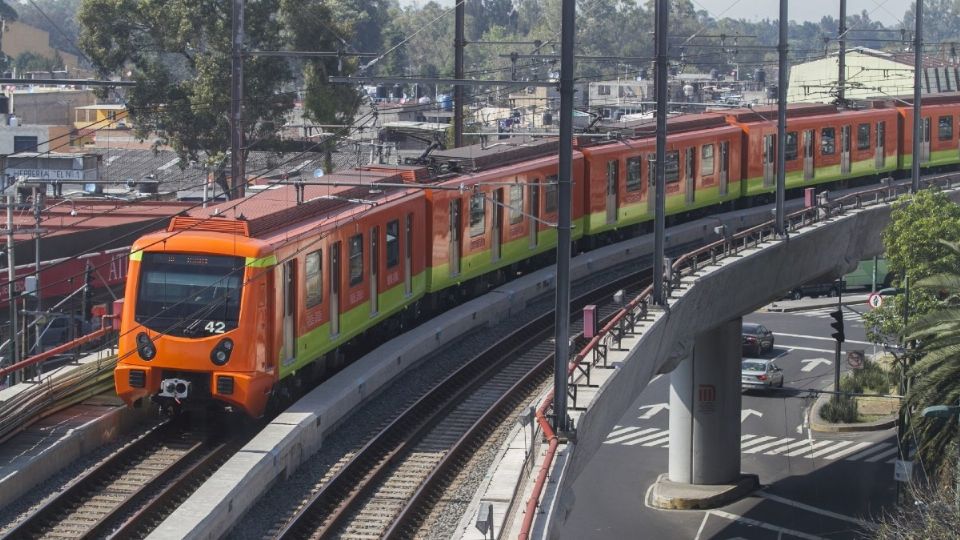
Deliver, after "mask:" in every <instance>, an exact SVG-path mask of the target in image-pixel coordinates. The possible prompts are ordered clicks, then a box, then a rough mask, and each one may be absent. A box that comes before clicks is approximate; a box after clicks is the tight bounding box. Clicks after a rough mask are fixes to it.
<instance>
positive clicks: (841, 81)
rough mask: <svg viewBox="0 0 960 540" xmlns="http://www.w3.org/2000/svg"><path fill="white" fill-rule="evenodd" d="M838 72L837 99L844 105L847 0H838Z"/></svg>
mask: <svg viewBox="0 0 960 540" xmlns="http://www.w3.org/2000/svg"><path fill="white" fill-rule="evenodd" d="M838 32H839V40H840V54H839V56H840V73H839V74H838V75H837V101H838V102H839V104H840V106H841V107H845V106H846V104H847V102H846V86H847V0H840V26H839V28H838Z"/></svg>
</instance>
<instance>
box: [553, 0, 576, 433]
mask: <svg viewBox="0 0 960 540" xmlns="http://www.w3.org/2000/svg"><path fill="white" fill-rule="evenodd" d="M576 7H577V3H576V0H563V3H562V5H561V8H560V9H561V26H560V32H561V34H560V171H559V178H558V184H559V185H558V186H557V195H558V198H559V203H560V208H559V214H558V216H557V217H558V220H557V308H556V317H555V323H554V324H555V327H554V337H555V340H554V341H555V343H554V351H555V352H554V369H553V377H554V392H553V412H554V414H555V415H556V416H555V418H554V430H555V431H556V432H557V433H563V432H567V431H569V429H568V428H569V425H570V424H569V420H568V418H567V363H568V362H569V360H570V338H569V331H570V229H571V214H572V202H573V196H572V189H571V186H572V180H573V178H572V177H573V69H574V64H573V41H574V36H575V31H574V24H575V14H576Z"/></svg>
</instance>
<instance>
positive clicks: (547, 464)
mask: <svg viewBox="0 0 960 540" xmlns="http://www.w3.org/2000/svg"><path fill="white" fill-rule="evenodd" d="M955 178H956V175H955V174H943V175H938V176H934V177H928V178H925V179H924V183H925V184H926V187H928V188H929V187H933V186H937V187H945V188H946V189H951V188H952V187H953V182H954V179H955ZM885 184H886V185H884V186H881V187H877V188H870V189H865V190H862V191H858V192H856V193H851V194H848V195H844V196H842V197H838V198H837V199H835V200H832V201H827V202H826V203H825V204H817V205H813V206H808V207H806V208H803V209H801V210H798V211H796V212H793V213H791V214H788V215H787V216H786V217H785V223H784V228H785V229H786V232H787V233H788V234H789V233H790V232H794V231H797V230H798V229H800V228H802V227H805V226H808V225H811V224H813V223H817V222H820V221H826V220H828V219H830V218H831V217H835V216H838V215H843V214H844V213H845V212H846V210H847V209H851V208H852V209H860V208H863V207H865V206H874V205H877V204H886V203H888V202H890V201H892V200H894V199H896V197H898V196H899V195H901V194H903V193H909V191H910V184H909V183H900V184H896V183H894V182H893V180H892V179H886V181H885ZM871 195H872V196H873V198H872V199H870V198H869V197H870V196H871ZM777 233H778V231H777V230H776V222H775V220H770V221H767V222H764V223H761V224H760V225H757V226H754V227H751V228H749V229H745V230H743V231H740V232H737V233H735V234H733V235H731V236H730V237H729V238H723V239H720V240H717V241H716V242H713V243H711V244H707V245H705V246H703V247H701V248H698V249H695V250H693V251H691V252H689V253H686V254H684V255H682V256H680V257H679V258H677V260H676V261H674V263H673V264H672V265H671V267H670V276H668V278H669V279H667V280H665V283H667V284H668V291H669V288H672V287H674V286H676V285H678V284H679V280H680V277H682V276H685V275H690V274H693V273H695V272H697V271H698V265H699V264H700V262H699V259H700V257H702V256H703V257H704V258H705V259H709V260H710V261H711V263H716V261H717V260H718V256H717V255H718V251H719V254H720V257H719V259H723V258H726V257H728V256H730V255H736V254H737V253H738V252H739V251H740V250H741V249H747V248H748V247H750V244H751V242H752V244H753V246H754V247H756V246H758V245H760V244H761V243H763V242H764V241H765V240H764V239H767V240H769V239H771V238H777ZM738 248H739V249H738ZM667 296H668V297H669V292H667ZM653 300H654V298H653V286H652V285H651V286H648V287H647V288H645V289H643V291H642V292H641V293H640V294H638V295H637V296H636V297H635V298H634V299H633V300H631V301H630V302H628V303H627V304H626V305H624V306H623V307H622V308H621V309H620V310H619V311H618V312H617V313H615V314H614V315H613V316H612V317H610V319H609V320H608V321H607V324H605V325H604V326H603V328H601V329H600V331H599V332H597V334H596V335H595V336H594V337H593V338H591V339H590V341H589V342H588V343H587V344H586V345H585V346H584V347H583V348H582V349H581V350H580V352H578V353H577V354H576V356H574V357H573V360H571V362H570V363H569V364H568V365H567V377H568V379H569V380H568V382H570V383H571V384H572V382H573V381H572V377H573V376H574V373H575V372H576V371H577V370H578V368H579V367H580V365H581V364H582V363H583V361H584V360H585V359H586V358H587V357H588V356H590V355H592V357H593V360H592V362H591V363H592V364H595V363H596V361H597V360H598V359H599V358H602V357H604V355H603V354H598V353H597V350H598V348H599V347H600V346H601V344H602V343H603V342H604V341H605V340H607V339H610V338H612V337H613V338H615V332H614V331H615V330H617V329H621V328H623V326H624V324H623V323H624V322H625V321H627V322H629V323H630V326H631V327H633V328H635V323H636V321H637V320H642V319H644V318H645V317H646V315H647V312H648V311H647V310H648V306H649V304H650V303H651V302H652V301H653ZM638 309H639V312H638V311H637V310H638ZM553 398H554V392H553V390H551V391H550V392H549V393H548V394H547V396H546V398H544V400H543V403H541V405H540V407H539V408H537V413H536V419H537V424H538V425H539V426H540V429H541V430H542V431H543V437H544V438H545V439H546V440H547V441H549V446H548V447H547V451H546V454H545V455H544V458H543V462H542V464H541V466H540V469H539V471H538V473H537V479H536V482H535V483H534V486H533V491H532V492H531V493H530V498H529V499H527V505H526V511H525V513H524V517H523V524H522V526H521V529H520V534H519V536H518V538H519V540H527V539H528V538H529V537H530V532H531V530H532V528H533V519H534V516H535V515H536V511H537V506H538V505H539V503H540V497H541V495H542V494H543V487H544V486H545V485H546V481H547V476H549V473H550V468H551V467H552V466H553V459H554V457H555V456H556V452H557V448H558V447H559V445H560V439H559V437H558V436H557V434H556V433H555V432H554V431H553V427H552V426H551V425H550V421H549V420H548V419H547V411H548V410H549V409H550V408H551V406H552V405H553Z"/></svg>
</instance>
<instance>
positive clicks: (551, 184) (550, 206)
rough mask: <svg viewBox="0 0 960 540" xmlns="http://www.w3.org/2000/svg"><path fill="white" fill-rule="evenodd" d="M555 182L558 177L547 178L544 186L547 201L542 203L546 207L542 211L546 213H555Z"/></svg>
mask: <svg viewBox="0 0 960 540" xmlns="http://www.w3.org/2000/svg"><path fill="white" fill-rule="evenodd" d="M557 180H558V177H557V175H555V174H554V175H551V176H548V177H547V184H546V186H545V187H546V191H547V193H546V196H547V199H546V200H545V201H544V204H545V205H546V207H545V208H544V211H546V212H547V213H552V212H556V211H557Z"/></svg>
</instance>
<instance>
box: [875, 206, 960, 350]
mask: <svg viewBox="0 0 960 540" xmlns="http://www.w3.org/2000/svg"><path fill="white" fill-rule="evenodd" d="M941 239H943V240H947V241H952V242H956V241H958V240H960V205H957V204H955V203H954V202H953V201H951V200H950V198H949V197H948V196H947V195H946V194H945V193H943V192H942V191H939V190H936V189H924V190H921V191H919V192H918V193H916V194H914V195H906V196H904V197H901V198H900V199H899V200H898V201H897V202H895V203H894V205H893V208H892V210H891V213H890V225H889V226H887V229H886V230H885V231H884V232H883V243H884V248H885V251H886V257H887V262H888V263H889V269H890V271H891V272H892V273H894V275H896V276H897V279H896V280H895V281H894V283H895V284H896V285H897V286H900V287H902V286H903V277H904V276H909V277H910V283H911V284H915V283H916V282H917V281H918V280H921V279H923V278H926V277H929V276H932V275H935V274H941V273H944V272H950V271H953V270H954V269H956V268H957V267H958V266H960V255H957V254H956V253H954V252H953V251H951V250H950V249H949V248H948V247H946V246H945V245H944V244H941V243H940V242H939V240H941ZM913 289H914V287H912V286H911V291H910V314H911V315H910V316H911V317H913V316H916V315H921V314H923V313H926V312H928V311H930V310H931V309H934V308H935V307H936V306H937V299H936V296H935V295H933V294H931V293H930V292H929V291H925V290H923V289H917V290H913ZM886 300H891V301H890V302H887V301H886ZM905 301H906V297H905V296H904V295H897V296H893V297H892V298H888V299H885V303H884V306H883V307H882V308H880V309H876V310H873V311H870V312H868V313H867V314H865V315H864V324H865V325H866V327H867V335H868V337H869V338H870V339H871V340H872V341H874V342H877V343H883V342H887V343H890V342H892V341H895V339H896V336H899V335H901V334H902V332H903V312H904V311H903V310H904V303H905Z"/></svg>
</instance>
